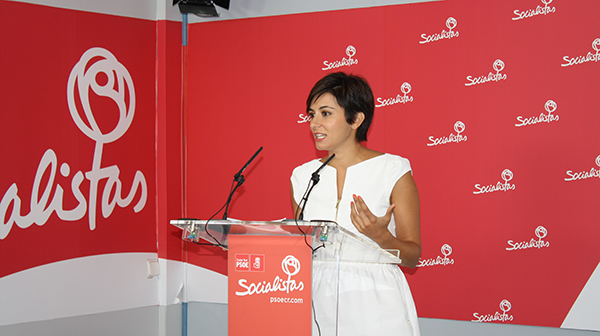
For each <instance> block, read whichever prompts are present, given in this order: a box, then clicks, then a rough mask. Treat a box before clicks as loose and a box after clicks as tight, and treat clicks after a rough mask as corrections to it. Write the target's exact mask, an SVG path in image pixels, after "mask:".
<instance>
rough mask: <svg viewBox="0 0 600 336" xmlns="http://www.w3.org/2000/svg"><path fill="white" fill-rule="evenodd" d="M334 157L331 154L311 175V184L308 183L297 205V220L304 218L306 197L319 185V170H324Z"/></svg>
mask: <svg viewBox="0 0 600 336" xmlns="http://www.w3.org/2000/svg"><path fill="white" fill-rule="evenodd" d="M334 157H335V154H331V156H330V157H329V158H328V159H327V160H325V162H323V164H322V165H321V167H319V169H317V170H315V172H314V173H312V176H311V178H310V180H311V182H312V183H310V185H309V187H308V189H307V190H306V192H305V193H304V196H303V197H302V199H301V200H300V204H298V208H299V209H300V214H299V215H298V216H297V218H298V219H299V220H302V219H303V218H304V208H305V207H306V202H307V201H308V196H310V193H311V191H312V190H313V188H314V187H315V186H316V185H317V183H319V180H320V175H319V173H320V172H321V170H323V168H325V166H327V165H328V164H329V162H331V160H333V158H334ZM302 204H304V205H302Z"/></svg>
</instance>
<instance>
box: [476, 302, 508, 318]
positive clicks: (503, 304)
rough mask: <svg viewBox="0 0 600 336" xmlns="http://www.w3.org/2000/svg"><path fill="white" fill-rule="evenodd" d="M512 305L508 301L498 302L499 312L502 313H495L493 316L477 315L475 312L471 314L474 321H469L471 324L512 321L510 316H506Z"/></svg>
mask: <svg viewBox="0 0 600 336" xmlns="http://www.w3.org/2000/svg"><path fill="white" fill-rule="evenodd" d="M511 308H512V305H511V303H510V301H508V300H506V299H504V300H502V301H501V302H500V310H501V311H502V313H500V312H498V311H496V312H495V313H493V314H479V313H477V312H475V313H473V317H474V318H475V319H473V320H471V322H506V321H512V320H513V319H514V317H513V316H512V315H509V314H507V313H508V312H509V311H510V309H511Z"/></svg>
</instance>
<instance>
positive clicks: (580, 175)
mask: <svg viewBox="0 0 600 336" xmlns="http://www.w3.org/2000/svg"><path fill="white" fill-rule="evenodd" d="M596 166H599V167H600V155H598V156H597V157H596ZM567 175H569V177H565V181H576V180H585V179H589V178H600V169H598V168H594V167H592V168H591V169H590V170H588V171H580V172H573V171H572V170H567Z"/></svg>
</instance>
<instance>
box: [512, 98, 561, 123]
mask: <svg viewBox="0 0 600 336" xmlns="http://www.w3.org/2000/svg"><path fill="white" fill-rule="evenodd" d="M557 107H558V105H556V102H554V100H548V101H547V102H546V104H545V105H544V108H545V109H546V112H548V114H544V113H540V115H539V116H533V117H529V118H523V117H522V116H518V117H517V120H518V121H519V124H515V126H516V127H521V126H527V125H535V124H539V123H548V124H549V123H551V122H553V121H558V119H559V116H558V115H554V114H552V113H554V111H556V108H557Z"/></svg>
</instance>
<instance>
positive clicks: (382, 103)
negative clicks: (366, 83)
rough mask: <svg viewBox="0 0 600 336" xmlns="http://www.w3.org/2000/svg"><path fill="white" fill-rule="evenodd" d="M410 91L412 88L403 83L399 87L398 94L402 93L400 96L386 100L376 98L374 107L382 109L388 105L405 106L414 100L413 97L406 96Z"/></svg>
mask: <svg viewBox="0 0 600 336" xmlns="http://www.w3.org/2000/svg"><path fill="white" fill-rule="evenodd" d="M411 90H412V86H411V85H410V84H409V83H407V82H404V83H402V85H400V92H402V95H400V94H398V95H396V97H391V98H387V99H384V98H380V97H378V98H377V104H376V105H375V107H384V106H388V105H394V104H406V103H408V102H412V101H413V100H414V99H413V97H412V96H409V95H408V94H409V93H410V91H411Z"/></svg>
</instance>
